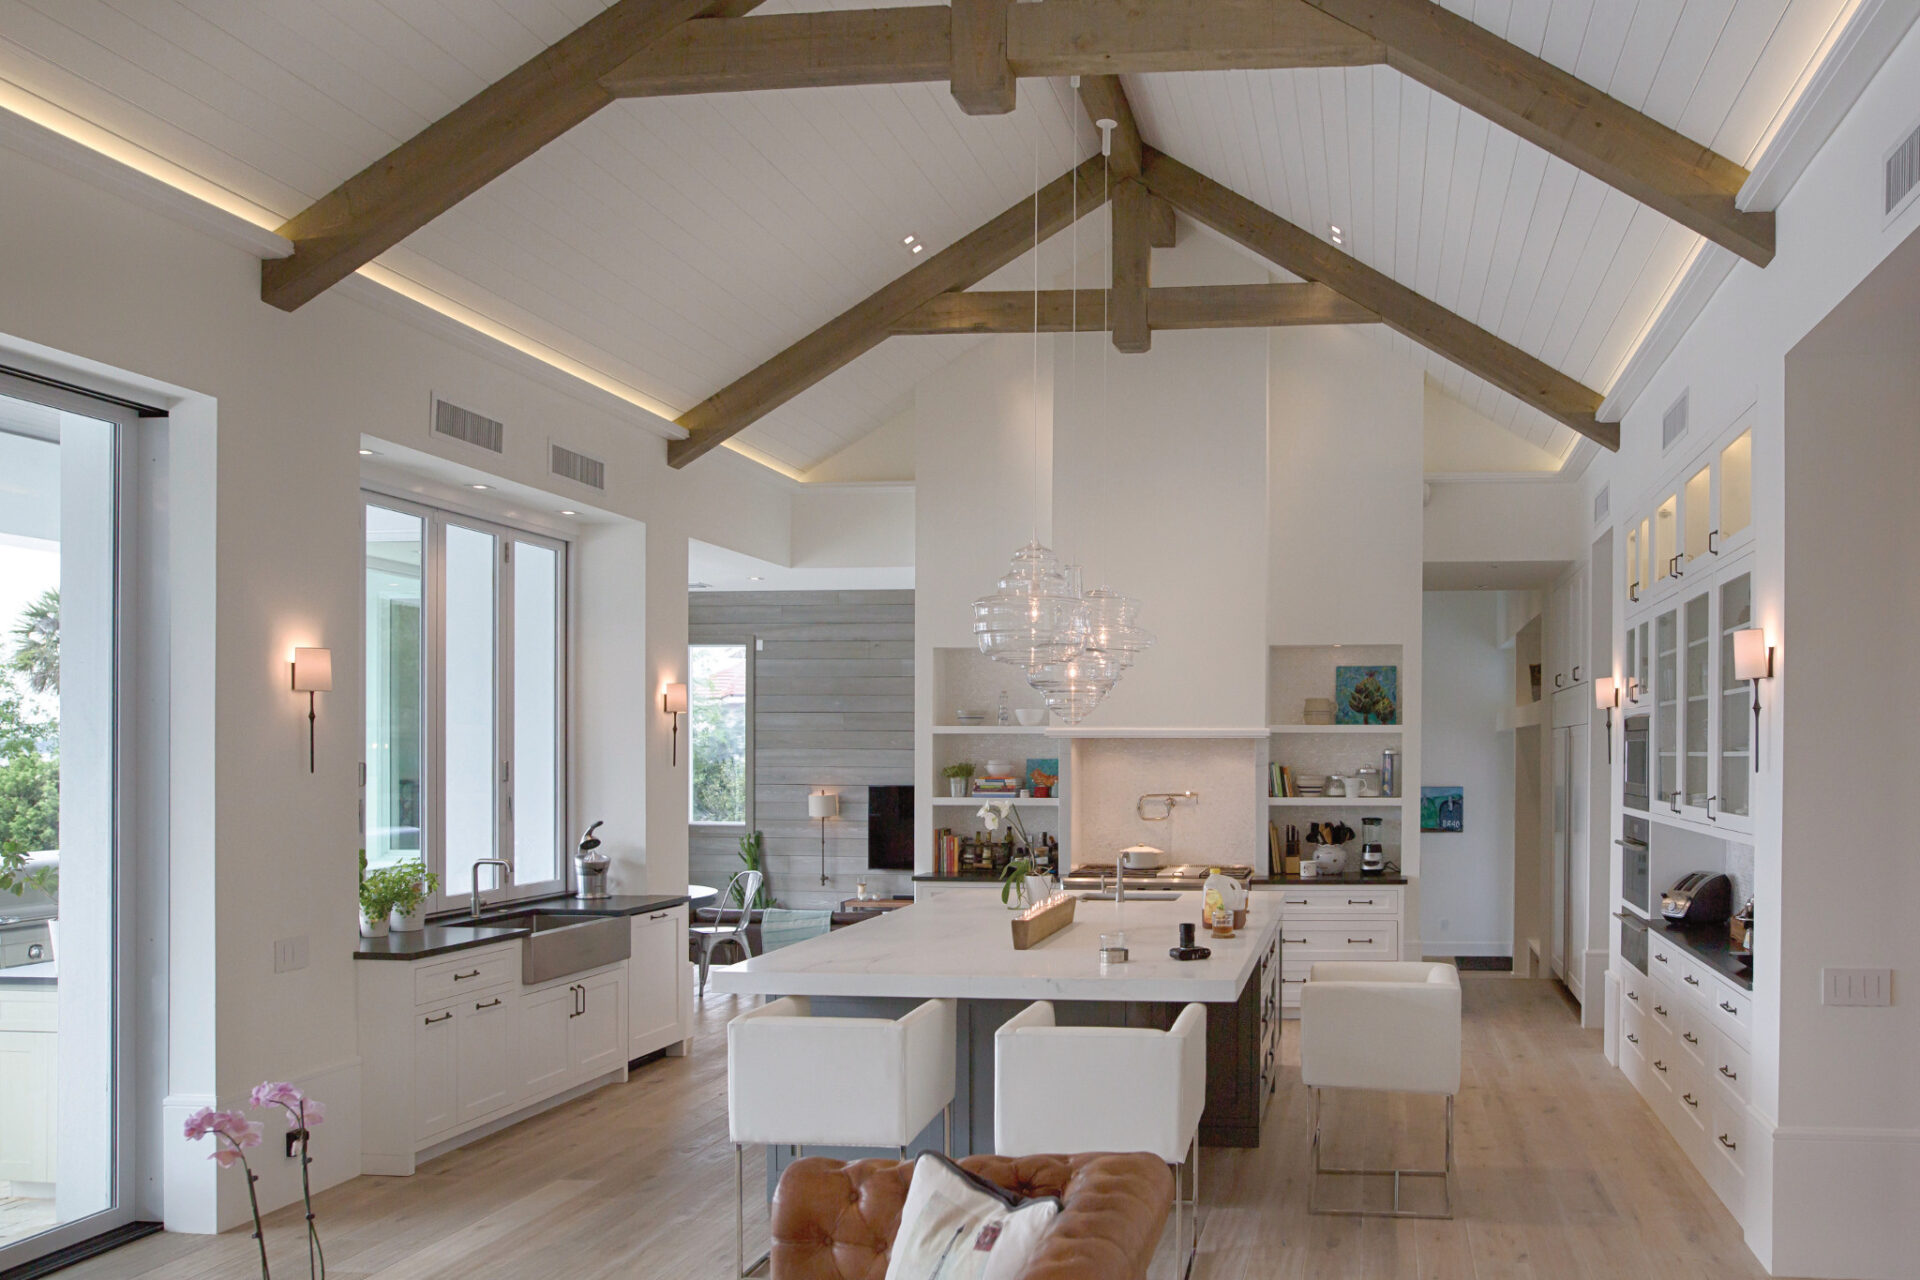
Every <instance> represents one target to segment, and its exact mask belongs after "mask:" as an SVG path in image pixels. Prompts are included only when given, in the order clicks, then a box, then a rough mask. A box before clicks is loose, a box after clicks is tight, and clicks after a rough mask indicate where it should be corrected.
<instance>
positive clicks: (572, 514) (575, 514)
mask: <svg viewBox="0 0 1920 1280" xmlns="http://www.w3.org/2000/svg"><path fill="white" fill-rule="evenodd" d="M560 514H561V515H563V516H577V515H579V514H580V513H579V512H578V511H562V512H561V513H560Z"/></svg>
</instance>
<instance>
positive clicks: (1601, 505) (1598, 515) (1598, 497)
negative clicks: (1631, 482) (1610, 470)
mask: <svg viewBox="0 0 1920 1280" xmlns="http://www.w3.org/2000/svg"><path fill="white" fill-rule="evenodd" d="M1612 506H1613V486H1612V485H1610V484H1603V485H1601V486H1600V492H1598V493H1596V494H1594V495H1593V522H1594V523H1595V524H1599V523H1600V522H1601V521H1602V520H1605V519H1606V518H1607V512H1608V511H1609V510H1610V509H1611V508H1612Z"/></svg>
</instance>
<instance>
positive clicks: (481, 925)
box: [353, 893, 691, 960]
mask: <svg viewBox="0 0 1920 1280" xmlns="http://www.w3.org/2000/svg"><path fill="white" fill-rule="evenodd" d="M688 901H691V899H689V898H688V897H687V895H686V894H684V893H680V894H638V895H635V894H616V895H615V896H613V897H611V898H596V899H594V900H592V901H590V902H587V901H582V900H581V899H579V898H565V897H562V898H535V899H533V900H531V901H528V902H516V903H514V904H513V905H512V906H510V907H500V906H496V907H492V908H490V909H488V910H487V911H485V912H483V913H482V914H481V916H480V919H479V921H478V922H476V923H469V922H468V920H467V918H466V917H465V916H443V917H441V918H440V920H439V922H438V923H430V924H428V925H427V927H426V928H424V929H419V930H410V931H409V932H406V933H389V934H388V935H387V936H386V937H384V938H362V939H360V944H359V945H358V946H357V947H355V948H354V950H353V958H354V959H356V960H424V959H427V958H428V957H430V956H440V955H446V954H447V953H449V952H452V951H465V950H467V949H468V948H469V947H485V946H491V945H492V944H493V943H496V942H510V941H512V940H513V939H515V938H525V937H527V936H529V935H531V934H532V933H533V930H532V929H529V928H527V927H525V926H523V925H512V924H489V923H488V921H490V920H498V919H499V918H500V917H502V916H517V915H525V914H526V913H527V912H529V911H539V912H542V913H544V914H546V915H552V916H637V915H639V914H641V913H642V912H646V911H664V910H666V909H667V908H668V907H677V906H680V905H681V904H682V903H685V902H688Z"/></svg>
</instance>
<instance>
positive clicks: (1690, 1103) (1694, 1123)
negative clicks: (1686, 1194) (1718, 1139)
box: [1667, 1054, 1715, 1151]
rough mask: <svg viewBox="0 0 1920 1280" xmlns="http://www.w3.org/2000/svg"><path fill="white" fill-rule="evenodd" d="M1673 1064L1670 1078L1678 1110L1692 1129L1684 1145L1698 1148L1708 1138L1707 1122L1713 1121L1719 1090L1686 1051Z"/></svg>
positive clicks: (1692, 1148) (1679, 1114)
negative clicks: (1715, 1088)
mask: <svg viewBox="0 0 1920 1280" xmlns="http://www.w3.org/2000/svg"><path fill="white" fill-rule="evenodd" d="M1672 1066H1673V1071H1672V1072H1671V1073H1669V1075H1668V1076H1667V1079H1668V1082H1669V1083H1670V1084H1671V1085H1672V1086H1673V1100H1674V1113H1675V1114H1676V1115H1678V1116H1679V1117H1680V1118H1681V1119H1682V1120H1684V1121H1686V1123H1687V1127H1688V1130H1689V1133H1688V1136H1687V1137H1686V1138H1684V1139H1682V1141H1681V1145H1682V1146H1684V1147H1688V1148H1689V1149H1690V1150H1693V1151H1698V1150H1699V1149H1700V1146H1701V1144H1702V1143H1704V1142H1705V1141H1706V1139H1707V1125H1708V1124H1709V1123H1710V1122H1711V1121H1712V1120H1713V1103H1714V1096H1715V1091H1714V1090H1713V1089H1712V1088H1711V1087H1710V1086H1709V1085H1708V1084H1707V1077H1706V1073H1705V1072H1704V1071H1703V1070H1702V1068H1701V1067H1700V1064H1699V1063H1697V1062H1694V1061H1693V1060H1692V1059H1691V1058H1688V1057H1687V1056H1686V1055H1685V1054H1676V1055H1675V1061H1674V1062H1673V1064H1672Z"/></svg>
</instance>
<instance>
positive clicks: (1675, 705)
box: [1653, 609, 1680, 815]
mask: <svg viewBox="0 0 1920 1280" xmlns="http://www.w3.org/2000/svg"><path fill="white" fill-rule="evenodd" d="M1653 645H1654V649H1653V801H1654V807H1655V808H1656V809H1658V808H1660V807H1662V806H1668V807H1670V808H1671V810H1672V812H1673V813H1674V814H1675V815H1678V814H1679V812H1680V611H1679V610H1678V609H1668V610H1666V611H1665V612H1664V613H1661V614H1660V615H1659V616H1657V617H1656V618H1654V620H1653Z"/></svg>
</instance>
